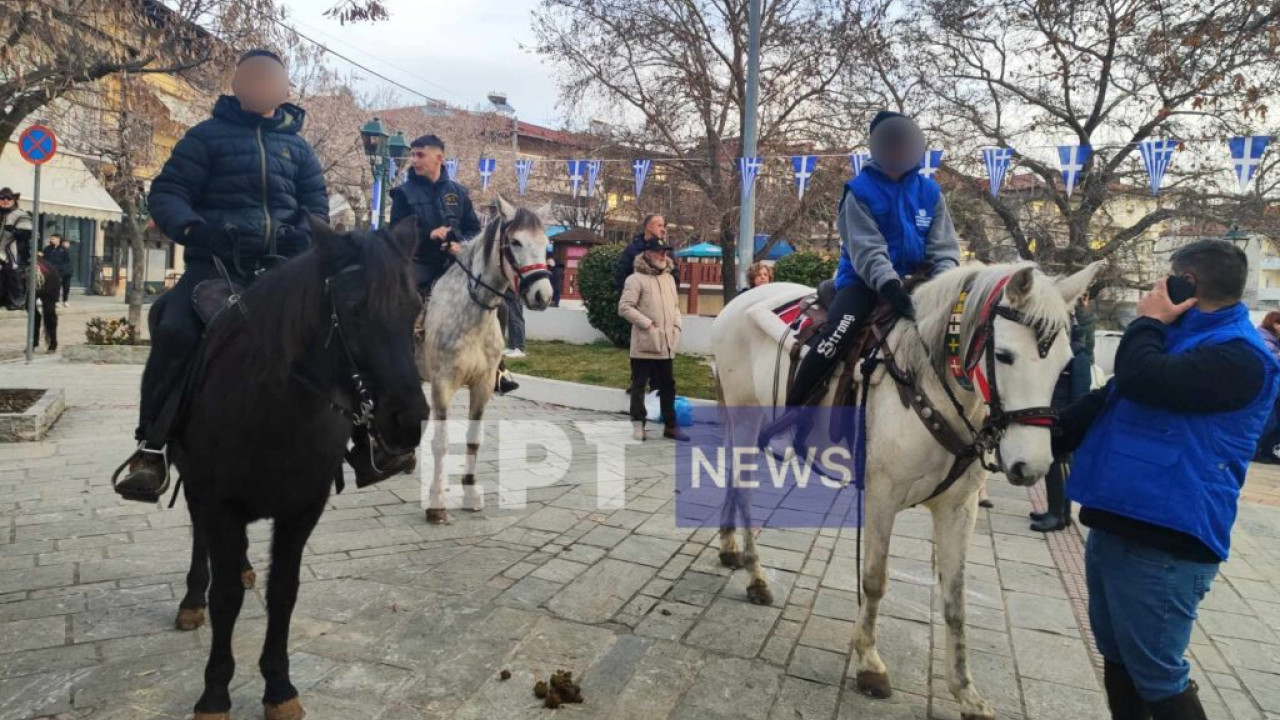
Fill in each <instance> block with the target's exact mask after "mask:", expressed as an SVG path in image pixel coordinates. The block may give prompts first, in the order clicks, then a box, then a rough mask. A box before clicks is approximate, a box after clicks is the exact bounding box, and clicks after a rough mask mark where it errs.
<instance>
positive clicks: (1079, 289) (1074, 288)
mask: <svg viewBox="0 0 1280 720" xmlns="http://www.w3.org/2000/svg"><path fill="white" fill-rule="evenodd" d="M1101 269H1102V261H1101V260H1096V261H1094V262H1091V263H1089V265H1088V266H1087V267H1085V269H1083V270H1081V271H1079V272H1077V273H1075V274H1074V275H1068V276H1067V277H1064V278H1061V279H1059V280H1058V282H1056V283H1054V286H1055V287H1057V288H1058V292H1060V293H1062V299H1063V300H1064V301H1066V303H1067V307H1073V306H1074V305H1075V304H1076V301H1077V300H1079V299H1080V296H1081V295H1083V294H1084V293H1085V291H1086V290H1088V289H1089V286H1090V285H1092V284H1093V279H1094V278H1095V277H1097V276H1098V271H1099V270H1101Z"/></svg>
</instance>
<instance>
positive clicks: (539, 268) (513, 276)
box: [450, 220, 551, 310]
mask: <svg viewBox="0 0 1280 720" xmlns="http://www.w3.org/2000/svg"><path fill="white" fill-rule="evenodd" d="M514 222H515V221H514V220H513V221H504V220H499V221H498V229H497V232H498V270H499V272H501V273H502V276H503V277H504V278H506V279H507V282H508V283H510V287H508V288H507V289H505V290H499V289H498V288H495V287H494V286H492V285H490V284H489V283H487V282H485V281H484V278H483V277H482V276H480V275H477V274H476V273H474V272H472V271H471V268H469V267H467V266H466V264H464V263H461V262H458V259H457V258H456V257H453V256H450V257H451V258H452V260H453V262H454V264H456V265H457V266H458V267H459V268H461V269H462V272H463V273H464V274H465V275H466V276H467V294H468V295H470V296H471V301H472V302H474V303H475V304H476V305H479V306H480V307H482V308H484V309H485V310H496V309H498V306H499V305H501V304H502V303H503V302H506V301H507V300H514V299H516V297H517V295H516V294H517V293H518V292H519V291H520V286H521V285H522V284H525V283H534V282H537V281H539V280H542V279H547V280H550V279H551V271H550V270H548V269H547V264H546V263H545V262H540V263H530V264H528V265H521V264H520V261H519V260H517V259H516V253H515V250H513V249H512V246H511V234H510V233H511V226H512V225H513V224H514ZM485 262H486V263H487V262H488V257H487V255H486V257H485ZM508 266H509V267H510V268H511V272H510V273H508V272H507V268H508ZM479 288H484V289H485V290H488V291H489V292H491V293H493V295H494V296H496V298H497V300H496V302H494V303H493V304H492V305H490V304H489V303H488V302H486V301H484V300H482V299H481V298H480V297H479V293H478V290H479Z"/></svg>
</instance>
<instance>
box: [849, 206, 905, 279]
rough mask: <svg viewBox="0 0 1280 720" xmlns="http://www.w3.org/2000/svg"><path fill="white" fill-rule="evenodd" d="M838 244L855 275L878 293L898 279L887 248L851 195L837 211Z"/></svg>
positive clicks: (869, 218) (866, 212)
mask: <svg viewBox="0 0 1280 720" xmlns="http://www.w3.org/2000/svg"><path fill="white" fill-rule="evenodd" d="M839 225H840V240H841V242H843V243H844V251H845V253H847V254H848V255H849V260H850V262H852V263H853V270H854V272H856V273H858V277H860V278H862V280H863V282H865V283H867V285H869V286H871V288H873V289H874V290H876V291H877V292H879V291H880V288H881V287H883V286H884V284H885V283H887V282H889V281H890V280H896V279H898V273H897V271H895V270H894V269H893V261H891V260H890V259H889V246H888V245H887V244H885V241H884V235H882V234H881V233H880V228H879V227H877V226H876V221H875V220H873V219H872V218H871V213H870V212H868V211H867V208H866V207H865V206H863V204H862V203H861V202H859V201H858V199H857V198H856V197H854V196H853V193H845V197H844V202H843V203H842V207H841V208H840V223H839Z"/></svg>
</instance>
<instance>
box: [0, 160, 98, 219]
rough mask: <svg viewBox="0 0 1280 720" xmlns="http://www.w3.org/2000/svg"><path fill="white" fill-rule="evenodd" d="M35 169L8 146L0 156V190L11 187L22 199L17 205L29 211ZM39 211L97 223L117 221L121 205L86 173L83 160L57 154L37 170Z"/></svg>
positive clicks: (86, 169) (32, 196)
mask: <svg viewBox="0 0 1280 720" xmlns="http://www.w3.org/2000/svg"><path fill="white" fill-rule="evenodd" d="M34 169H35V168H34V166H32V165H30V164H28V163H27V161H26V160H23V159H22V156H21V155H19V154H18V148H17V146H16V145H15V144H14V143H9V144H8V146H6V147H5V149H4V154H3V155H0V187H9V188H13V191H14V192H16V193H19V194H20V195H21V197H20V198H19V200H18V205H19V206H20V207H22V208H23V209H25V210H27V211H30V210H31V201H32V199H33V198H34V197H35V194H34V193H33V192H32V189H33V183H34V180H35V174H34V172H33V170H34ZM40 212H41V213H47V214H53V215H67V216H70V217H78V218H87V219H89V220H98V221H100V222H119V220H120V217H121V210H120V206H119V205H117V204H116V201H115V200H112V199H111V196H110V195H108V194H107V191H106V190H105V189H104V188H103V187H102V185H101V183H99V182H98V179H97V178H96V177H94V176H93V173H91V172H89V168H88V167H86V166H85V164H84V161H83V160H81V159H80V158H78V157H75V156H73V155H66V154H62V153H60V154H58V155H55V156H54V157H53V159H52V160H50V161H49V162H47V163H45V165H44V168H43V169H42V170H41V171H40Z"/></svg>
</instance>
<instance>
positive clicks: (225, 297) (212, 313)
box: [191, 278, 244, 327]
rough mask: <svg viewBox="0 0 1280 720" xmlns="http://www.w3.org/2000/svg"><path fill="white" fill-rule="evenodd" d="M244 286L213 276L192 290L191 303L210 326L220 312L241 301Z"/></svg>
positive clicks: (202, 320)
mask: <svg viewBox="0 0 1280 720" xmlns="http://www.w3.org/2000/svg"><path fill="white" fill-rule="evenodd" d="M243 294H244V288H242V287H240V286H239V285H236V284H235V283H233V282H231V281H230V280H225V279H223V278H213V279H212V280H205V281H204V282H202V283H200V284H199V285H196V288H195V290H192V291H191V304H192V305H193V306H194V307H195V310H196V315H199V316H200V321H201V322H203V323H204V324H205V327H208V326H209V323H211V322H213V319H214V318H215V317H217V316H218V313H220V312H222V311H223V310H226V309H227V308H229V307H231V306H232V305H235V304H237V303H238V302H240V296H241V295H243Z"/></svg>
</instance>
